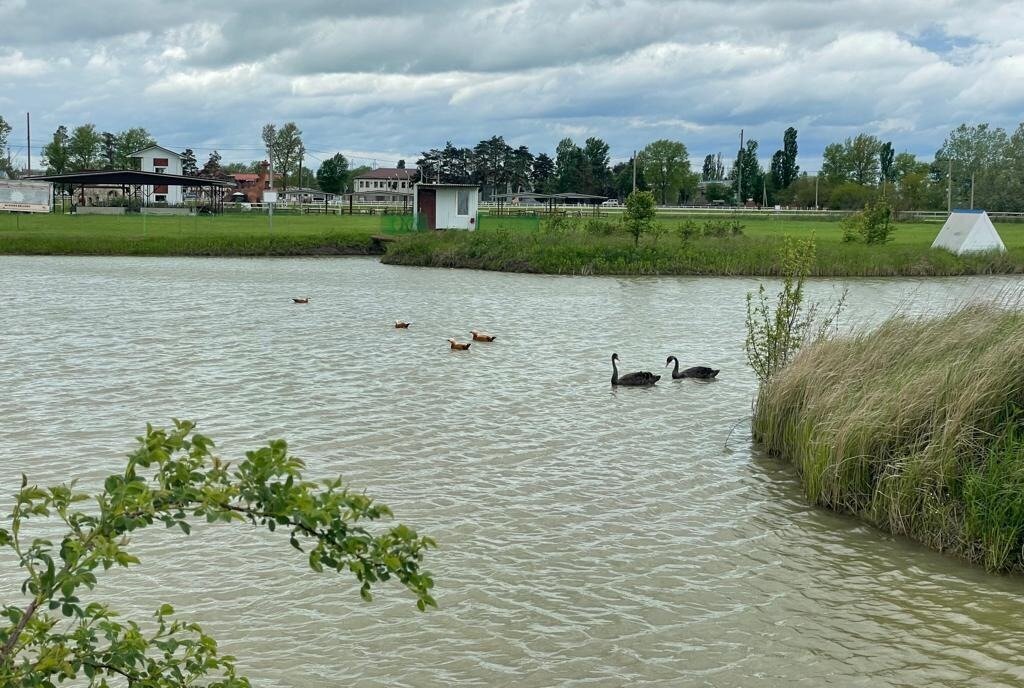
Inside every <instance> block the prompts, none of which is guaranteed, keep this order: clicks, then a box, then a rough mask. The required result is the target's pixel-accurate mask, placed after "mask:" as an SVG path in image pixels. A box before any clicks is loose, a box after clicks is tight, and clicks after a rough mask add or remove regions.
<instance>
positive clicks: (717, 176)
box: [700, 153, 725, 182]
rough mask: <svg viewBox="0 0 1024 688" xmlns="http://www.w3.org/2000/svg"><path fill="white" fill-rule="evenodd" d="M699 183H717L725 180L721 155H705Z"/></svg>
mask: <svg viewBox="0 0 1024 688" xmlns="http://www.w3.org/2000/svg"><path fill="white" fill-rule="evenodd" d="M700 178H701V181H704V182H718V181H722V180H723V179H725V164H724V163H723V162H722V154H721V153H719V154H717V155H711V154H708V155H705V156H704V165H703V167H702V168H701V175H700Z"/></svg>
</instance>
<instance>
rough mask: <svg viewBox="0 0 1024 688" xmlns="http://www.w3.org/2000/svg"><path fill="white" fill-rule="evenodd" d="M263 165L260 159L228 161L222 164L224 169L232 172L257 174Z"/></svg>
mask: <svg viewBox="0 0 1024 688" xmlns="http://www.w3.org/2000/svg"><path fill="white" fill-rule="evenodd" d="M262 166H263V161H262V160H250V161H249V162H229V163H228V164H227V165H224V171H225V172H230V173H232V174H235V173H240V174H259V173H260V168H261V167H262Z"/></svg>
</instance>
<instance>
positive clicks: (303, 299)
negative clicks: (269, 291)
mask: <svg viewBox="0 0 1024 688" xmlns="http://www.w3.org/2000/svg"><path fill="white" fill-rule="evenodd" d="M292 301H293V302H295V303H309V297H308V296H305V297H303V298H301V299H297V298H295V297H294V296H293V297H292Z"/></svg>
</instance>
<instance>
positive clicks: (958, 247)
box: [932, 209, 1006, 255]
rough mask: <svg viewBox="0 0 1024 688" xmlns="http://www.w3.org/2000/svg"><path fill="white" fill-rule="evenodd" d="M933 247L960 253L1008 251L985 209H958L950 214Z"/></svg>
mask: <svg viewBox="0 0 1024 688" xmlns="http://www.w3.org/2000/svg"><path fill="white" fill-rule="evenodd" d="M932 248H944V249H946V250H947V251H952V252H953V253H955V254H957V255H960V254H961V253H969V252H971V251H1006V245H1005V244H1003V240H1002V238H1001V237H1000V236H999V232H997V231H996V228H995V226H993V224H992V220H990V219H988V213H986V212H985V211H984V210H962V209H957V210H954V211H953V212H952V213H950V214H949V217H948V218H947V219H946V223H945V224H944V225H942V229H941V230H940V231H939V235H938V236H937V237H935V241H934V242H932Z"/></svg>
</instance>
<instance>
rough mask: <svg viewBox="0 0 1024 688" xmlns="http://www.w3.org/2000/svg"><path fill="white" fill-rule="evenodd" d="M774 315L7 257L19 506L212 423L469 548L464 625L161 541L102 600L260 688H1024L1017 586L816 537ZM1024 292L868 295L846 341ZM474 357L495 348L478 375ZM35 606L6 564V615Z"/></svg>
mask: <svg viewBox="0 0 1024 688" xmlns="http://www.w3.org/2000/svg"><path fill="white" fill-rule="evenodd" d="M756 284H757V282H756V281H755V280H750V279H696V278H663V279H654V278H636V279H626V278H621V279H620V278H593V279H591V278H565V277H547V276H531V275H506V274H496V273H478V272H468V271H444V270H424V269H416V268H395V267H387V266H382V265H380V264H379V263H377V262H376V261H374V260H363V259H344V260H337V259H332V260H165V259H99V258H97V259H88V258H12V257H4V258H0V290H2V293H4V294H7V295H16V298H13V299H10V298H9V299H5V300H4V301H3V302H2V303H0V318H2V325H3V327H2V329H0V379H3V380H4V391H3V394H2V395H0V418H2V419H3V425H2V426H0V441H2V443H3V446H4V447H5V449H6V451H5V452H4V453H3V455H0V494H10V493H11V492H12V491H13V490H14V489H15V488H16V486H17V480H18V476H19V475H20V473H21V472H22V471H24V472H27V473H29V474H30V475H31V476H32V477H33V479H35V480H38V481H39V482H42V483H50V482H58V481H61V480H65V479H67V478H68V477H69V476H73V477H77V478H79V479H80V480H81V481H82V482H83V483H84V485H85V486H87V487H95V486H97V485H98V484H99V482H100V481H101V480H102V478H103V476H104V475H105V474H106V473H107V472H109V471H112V470H115V469H117V468H118V466H119V464H120V462H121V461H122V460H123V456H124V454H125V453H127V452H128V451H129V450H130V449H131V442H130V439H131V438H132V437H134V436H136V435H138V434H139V432H140V430H141V429H142V428H143V426H144V424H145V423H146V422H147V421H153V422H157V423H162V422H166V419H167V418H169V417H171V416H181V417H191V418H197V419H199V420H200V422H201V428H202V429H203V430H204V431H205V432H207V433H209V434H211V435H212V436H214V437H215V438H216V439H217V440H218V443H219V448H220V450H221V452H222V454H223V455H225V456H229V457H230V456H234V455H237V454H238V453H240V452H242V451H244V450H246V449H249V448H253V447H255V446H257V445H258V444H260V443H261V442H263V441H265V440H266V439H268V438H271V437H279V436H285V437H287V438H288V440H289V442H290V443H291V446H292V448H293V450H294V451H295V453H296V454H297V455H299V456H302V457H304V458H306V459H307V461H308V464H309V470H310V472H311V473H313V474H315V475H317V476H329V475H336V474H339V473H341V474H344V475H345V476H346V478H348V479H349V480H351V481H352V482H353V483H354V484H355V485H357V486H359V487H361V488H362V487H365V488H366V489H367V491H369V492H370V493H372V494H373V495H375V496H377V497H379V498H380V499H381V500H382V501H384V502H386V503H388V504H390V505H391V506H392V507H393V508H394V510H395V512H396V513H397V514H398V515H399V517H400V518H401V520H402V521H403V522H406V523H409V524H412V525H414V526H415V527H417V528H418V529H420V530H421V531H422V532H424V533H429V534H431V535H432V536H434V537H435V538H436V539H437V540H438V541H439V542H440V544H441V549H440V550H439V551H437V552H434V553H432V555H431V557H430V562H429V567H430V569H431V570H432V571H433V572H434V574H435V576H436V579H437V582H438V590H437V593H438V597H439V600H440V602H441V605H442V608H441V610H440V611H438V612H432V613H430V614H426V615H424V614H419V613H416V612H415V611H414V609H413V605H412V602H411V600H410V598H409V596H408V595H406V594H404V593H402V592H401V591H400V590H397V589H389V590H382V591H381V593H380V594H379V596H378V599H377V601H376V602H374V603H373V604H369V605H367V604H364V603H362V602H360V601H359V600H358V595H357V590H356V587H355V585H353V584H352V583H351V582H349V581H348V580H341V581H339V580H338V579H336V578H332V577H330V576H322V575H316V574H313V573H311V572H310V571H308V570H307V569H306V567H305V565H304V562H303V560H302V558H301V557H293V556H291V555H290V554H289V552H291V550H290V548H288V547H287V545H286V544H284V543H282V542H281V539H280V537H275V536H273V535H271V534H269V533H265V532H261V531H255V530H251V529H247V528H245V527H238V526H233V527H226V526H220V525H218V526H208V525H205V524H204V525H200V526H198V527H197V528H196V530H195V531H194V533H193V536H192V537H191V538H186V537H185V536H184V535H182V534H180V533H178V532H177V531H174V532H170V531H166V532H165V531H162V530H160V529H154V530H153V531H150V532H142V533H140V534H139V535H138V536H137V537H135V538H134V542H133V546H134V550H135V551H136V552H137V553H138V554H139V556H141V557H142V559H143V563H144V565H143V566H141V567H139V568H137V569H133V570H130V571H116V572H111V573H110V574H109V575H107V576H106V577H105V578H104V582H103V585H102V587H101V589H100V590H99V591H98V593H97V594H98V596H99V597H101V598H103V599H106V600H108V601H110V602H111V603H112V604H114V605H115V606H116V607H118V608H119V609H121V610H122V611H124V612H125V613H127V614H130V615H134V616H136V617H140V618H147V617H148V615H149V613H150V612H151V610H152V609H154V608H155V607H156V606H158V605H159V604H160V603H161V602H170V603H172V604H174V605H175V606H176V607H177V608H178V609H179V611H180V613H181V614H182V615H183V616H187V617H189V618H194V619H196V620H198V621H200V622H202V623H204V624H206V625H207V626H208V629H209V630H210V631H211V632H213V633H214V634H215V635H216V636H217V637H219V638H220V640H221V641H222V645H223V647H224V649H225V651H228V652H231V653H233V654H236V655H238V656H239V658H240V663H241V664H242V666H243V667H244V669H245V671H246V672H247V673H248V674H249V675H250V676H251V677H252V678H253V679H254V680H255V684H256V685H260V686H295V687H305V686H321V685H333V684H335V683H337V682H338V680H339V677H344V679H345V680H346V681H347V682H349V683H353V684H356V685H360V686H385V685H387V686H417V687H420V686H496V685H497V686H503V685H515V686H551V685H560V686H618V685H625V684H630V685H664V686H676V685H692V686H735V685H751V686H793V685H797V686H820V685H826V684H831V685H844V686H879V685H926V684H927V685H936V686H963V685H978V686H980V685H985V686H999V685H1005V686H1010V685H1019V684H1021V682H1024V670H1021V669H1020V666H1019V662H1018V655H1019V645H1020V642H1019V641H1020V638H1021V637H1022V636H1024V598H1022V595H1021V586H1020V580H1019V579H1016V578H1000V577H992V576H987V575H985V574H984V573H982V572H980V571H977V570H975V569H972V568H970V567H967V566H965V565H963V564H961V563H959V562H957V561H953V560H950V559H948V558H945V557H943V556H941V555H937V554H935V553H932V552H929V551H927V550H925V549H924V548H921V547H919V546H917V545H915V544H913V543H909V542H906V541H904V540H900V539H896V538H892V537H889V536H886V535H884V534H881V533H878V532H877V531H874V530H873V529H871V528H868V527H865V526H863V525H862V524H860V523H858V522H856V521H853V520H850V519H847V518H845V517H842V516H838V515H835V514H830V513H826V512H822V511H820V510H817V509H814V508H810V507H808V506H807V504H806V503H805V502H804V500H803V497H802V495H801V492H800V488H799V485H798V484H797V483H796V481H795V479H794V476H793V475H792V473H791V472H790V470H789V469H788V468H787V467H786V466H784V465H780V464H779V463H778V462H775V461H773V460H770V459H768V458H766V457H764V456H761V455H759V454H758V453H757V452H756V451H754V449H753V447H752V446H751V443H750V438H749V436H748V435H749V433H748V432H747V431H746V426H745V423H744V418H745V417H746V416H747V415H749V412H750V402H751V397H752V395H753V392H754V381H753V379H752V377H751V374H750V373H749V371H748V370H747V369H746V368H745V364H744V355H743V350H742V339H743V334H742V333H743V317H744V311H743V303H744V299H743V297H744V294H745V293H746V291H748V290H750V289H752V288H755V287H756ZM1017 284H1018V281H1017V280H1010V279H1007V280H1003V279H994V280H987V281H983V280H971V279H957V280H903V281H883V280H852V281H850V282H849V284H848V285H846V286H849V288H850V290H851V291H850V311H849V319H850V321H851V322H875V321H877V320H878V319H879V318H881V317H883V316H884V315H885V314H887V313H889V312H891V311H892V310H893V309H894V308H896V307H897V306H899V305H901V304H903V303H904V302H905V301H906V299H907V297H908V295H912V296H913V298H914V301H913V304H918V305H912V306H911V308H916V307H924V306H926V305H927V304H944V305H945V306H948V305H949V304H951V303H952V302H953V301H954V300H955V299H956V298H960V297H963V296H964V295H972V294H976V293H977V292H979V291H981V292H988V293H996V292H997V291H998V290H999V289H1001V288H1005V287H1012V286H1016V285H1017ZM842 286H843V285H840V284H837V283H833V282H824V281H823V282H817V283H814V284H812V285H811V286H810V292H811V295H812V297H814V298H822V297H828V296H830V295H832V294H835V293H837V291H838V289H840V288H841V287H842ZM306 294H309V295H311V296H312V299H311V302H310V303H309V304H308V305H306V306H295V305H293V304H292V303H291V301H290V297H291V296H296V295H306ZM396 318H403V319H408V320H412V321H413V326H412V328H410V329H409V330H406V331H401V330H394V329H393V328H391V327H390V323H391V321H393V320H394V319H396ZM471 328H480V329H486V330H489V331H492V332H495V333H496V334H498V340H497V341H496V342H495V343H493V344H489V345H487V344H475V345H474V346H473V347H472V348H471V349H470V351H468V352H451V351H449V350H448V348H447V344H446V342H445V340H446V339H447V338H448V337H451V336H456V337H459V338H463V339H464V338H468V331H469V330H470V329H471ZM613 351H616V352H618V353H619V354H620V356H621V357H622V362H623V368H624V369H626V370H635V369H649V370H653V371H655V372H663V374H665V371H664V369H663V368H662V367H661V366H662V365H663V361H664V360H665V357H666V356H667V355H669V354H675V355H677V356H679V357H680V359H681V362H683V363H684V364H708V365H713V366H714V367H719V368H721V369H722V371H723V372H722V374H721V379H720V380H718V381H716V382H714V383H711V384H702V383H697V382H694V381H681V382H673V381H671V380H670V379H669V378H668V377H667V375H666V377H665V378H664V379H663V380H662V382H661V383H659V385H658V386H657V387H656V388H654V389H620V390H617V391H612V390H610V389H609V385H608V378H609V376H610V373H611V371H610V366H609V362H608V359H609V357H610V355H611V353H612V352H613ZM730 432H732V437H731V439H730V442H729V448H726V447H725V440H726V438H727V437H728V436H729V435H730ZM282 545H284V546H282ZM18 580H19V579H18V577H17V575H16V572H15V571H14V570H13V569H12V567H11V566H10V563H9V562H2V563H0V594H2V595H3V599H4V600H5V601H8V600H12V599H14V598H15V597H16V596H17V585H18Z"/></svg>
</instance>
